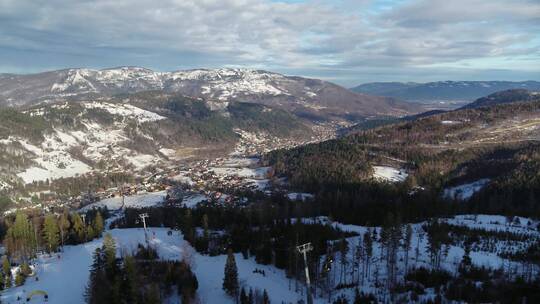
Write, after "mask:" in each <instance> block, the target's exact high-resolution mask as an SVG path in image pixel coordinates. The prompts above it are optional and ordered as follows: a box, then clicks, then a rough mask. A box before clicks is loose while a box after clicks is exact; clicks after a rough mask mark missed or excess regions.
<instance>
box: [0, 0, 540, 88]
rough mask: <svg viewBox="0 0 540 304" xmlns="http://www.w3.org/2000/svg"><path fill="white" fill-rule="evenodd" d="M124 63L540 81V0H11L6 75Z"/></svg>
mask: <svg viewBox="0 0 540 304" xmlns="http://www.w3.org/2000/svg"><path fill="white" fill-rule="evenodd" d="M117 66H143V67H147V68H151V69H154V70H157V71H174V70H183V69H193V68H222V67H242V68H255V69H265V70H270V71H274V72H280V73H283V74H287V75H299V76H306V77H313V78H321V79H325V80H329V81H333V82H336V83H338V84H341V85H344V86H354V85H357V84H360V83H366V82H376V81H417V82H428V81H439V80H540V1H538V0H506V1H503V0H483V1H482V0H373V1H371V0H327V1H323V0H281V1H279V0H153V1H148V0H32V1H27V0H0V73H34V72H40V71H46V70H55V69H63V68H71V67H86V68H96V69H99V68H107V67H117Z"/></svg>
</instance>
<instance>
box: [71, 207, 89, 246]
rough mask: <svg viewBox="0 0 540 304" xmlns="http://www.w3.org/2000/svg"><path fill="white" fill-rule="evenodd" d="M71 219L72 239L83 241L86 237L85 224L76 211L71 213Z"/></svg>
mask: <svg viewBox="0 0 540 304" xmlns="http://www.w3.org/2000/svg"><path fill="white" fill-rule="evenodd" d="M71 220H72V222H73V226H72V233H73V237H74V239H75V240H76V241H77V242H78V243H82V242H84V241H85V239H86V231H85V224H84V223H83V220H82V218H81V216H80V215H79V214H78V213H73V215H72V216H71Z"/></svg>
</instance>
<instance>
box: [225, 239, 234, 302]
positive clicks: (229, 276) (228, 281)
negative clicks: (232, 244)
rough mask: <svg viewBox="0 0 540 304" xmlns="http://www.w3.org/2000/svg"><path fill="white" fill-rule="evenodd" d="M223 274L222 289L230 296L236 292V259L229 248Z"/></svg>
mask: <svg viewBox="0 0 540 304" xmlns="http://www.w3.org/2000/svg"><path fill="white" fill-rule="evenodd" d="M224 272H225V276H224V278H223V290H225V292H227V294H229V295H230V296H232V297H236V295H237V294H238V269H237V268H236V261H235V259H234V254H233V252H232V250H231V249H229V252H228V254H227V262H226V263H225V271H224Z"/></svg>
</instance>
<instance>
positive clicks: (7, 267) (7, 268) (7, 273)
mask: <svg viewBox="0 0 540 304" xmlns="http://www.w3.org/2000/svg"><path fill="white" fill-rule="evenodd" d="M0 272H1V274H0V275H1V276H3V277H4V288H10V287H11V280H12V279H13V278H12V275H11V263H10V262H9V259H8V257H7V256H5V255H4V256H3V257H2V271H0Z"/></svg>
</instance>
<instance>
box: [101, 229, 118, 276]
mask: <svg viewBox="0 0 540 304" xmlns="http://www.w3.org/2000/svg"><path fill="white" fill-rule="evenodd" d="M103 253H104V255H105V272H106V273H107V276H108V277H109V278H111V279H112V278H113V277H114V276H115V274H116V270H117V263H116V242H115V241H114V239H113V237H112V236H111V234H110V233H107V234H105V237H104V238H103Z"/></svg>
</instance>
